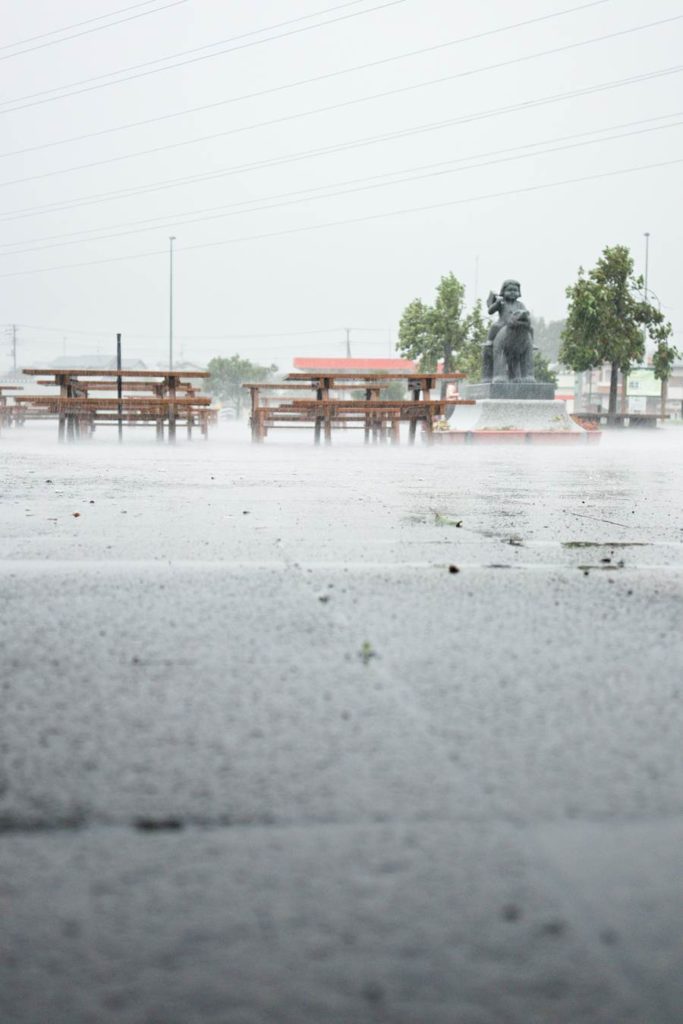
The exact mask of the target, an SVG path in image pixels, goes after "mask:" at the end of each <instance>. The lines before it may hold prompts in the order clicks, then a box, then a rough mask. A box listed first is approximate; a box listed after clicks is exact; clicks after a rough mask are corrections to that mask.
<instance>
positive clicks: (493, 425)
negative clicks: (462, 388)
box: [472, 385, 586, 434]
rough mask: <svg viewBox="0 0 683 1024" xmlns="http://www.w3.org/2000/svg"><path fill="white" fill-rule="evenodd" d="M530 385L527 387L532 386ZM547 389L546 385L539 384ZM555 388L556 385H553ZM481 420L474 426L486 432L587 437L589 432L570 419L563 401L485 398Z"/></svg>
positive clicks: (479, 409)
mask: <svg viewBox="0 0 683 1024" xmlns="http://www.w3.org/2000/svg"><path fill="white" fill-rule="evenodd" d="M529 386H530V385H527V387H529ZM537 386H543V385H537ZM551 386H552V385H551ZM477 412H479V414H480V415H479V419H478V420H477V422H476V423H475V424H474V426H473V428H472V429H473V430H474V431H476V432H479V431H483V430H496V431H501V430H521V431H524V432H525V433H528V432H530V431H531V432H534V431H542V432H543V433H548V432H550V433H560V434H585V433H586V431H585V430H584V429H583V427H580V426H579V425H578V423H575V422H574V420H573V419H570V417H569V414H568V413H567V406H566V405H565V404H564V402H563V401H561V400H560V399H553V400H552V401H535V402H532V401H529V400H528V399H518V398H517V399H515V400H514V401H512V400H507V401H506V400H504V399H503V400H501V399H484V400H483V401H481V402H477Z"/></svg>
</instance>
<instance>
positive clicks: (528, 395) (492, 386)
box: [461, 380, 555, 402]
mask: <svg viewBox="0 0 683 1024" xmlns="http://www.w3.org/2000/svg"><path fill="white" fill-rule="evenodd" d="M461 394H462V397H463V398H476V399H477V401H479V399H482V398H496V399H504V398H510V399H517V400H518V401H523V402H529V401H551V400H552V399H554V398H555V385H554V384H541V383H539V382H538V381H533V382H531V383H529V384H522V383H520V382H519V381H512V380H509V381H508V380H505V381H500V382H499V381H485V382H484V383H482V384H465V385H463V387H462V388H461Z"/></svg>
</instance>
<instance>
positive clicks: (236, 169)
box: [0, 65, 683, 222]
mask: <svg viewBox="0 0 683 1024" xmlns="http://www.w3.org/2000/svg"><path fill="white" fill-rule="evenodd" d="M682 70H683V65H677V66H675V67H672V68H664V69H661V70H659V71H651V72H645V73H643V74H641V75H633V76H631V77H629V78H625V79H617V80H616V81H611V82H606V83H601V84H599V85H597V86H590V87H587V88H583V89H574V90H571V91H570V92H566V93H555V94H552V95H550V96H545V97H541V98H540V99H534V100H527V101H523V102H521V103H517V104H510V105H506V106H503V107H496V108H493V109H490V110H486V111H480V112H478V113H475V114H470V115H462V116H460V117H456V118H449V119H447V120H445V121H436V122H430V123H426V124H423V125H418V126H417V127H415V128H411V129H401V130H398V131H395V132H389V133H385V134H383V135H375V136H369V137H366V138H362V139H354V140H351V141H349V142H345V143H338V144H336V145H333V146H325V147H322V148H318V149H313V150H304V151H300V152H298V153H292V154H288V155H285V156H282V157H276V158H274V159H270V160H261V161H254V162H252V163H248V164H237V165H233V166H232V167H226V168H222V169H219V170H218V171H211V172H209V173H206V174H200V175H189V176H184V177H180V178H171V179H169V180H166V181H162V182H152V183H151V184H149V185H143V186H138V187H131V188H125V189H116V190H114V191H112V192H101V193H95V194H94V195H90V196H81V197H77V198H75V199H72V200H68V201H67V202H66V203H48V204H46V205H44V206H39V207H26V208H23V209H19V210H15V211H13V212H12V213H5V214H2V213H0V222H3V221H5V222H6V221H10V220H19V219H23V218H24V217H27V216H34V215H36V214H42V213H54V212H57V211H61V210H72V209H76V208H78V207H79V206H89V205H93V204H97V203H100V202H109V201H112V200H117V199H128V198H131V197H133V196H138V195H148V194H150V193H152V192H159V191H163V190H165V189H169V188H177V187H181V186H183V185H190V184H197V183H199V182H205V181H213V180H216V179H217V178H221V177H226V176H229V175H232V174H238V173H239V174H243V173H245V171H251V170H261V169H264V168H269V167H276V166H283V165H284V164H288V163H293V162H297V161H300V160H307V159H310V158H312V157H317V156H326V155H329V154H333V153H339V152H343V151H346V150H349V149H354V148H358V147H362V146H366V145H374V144H377V143H381V142H387V141H393V140H395V139H401V138H407V137H409V136H411V135H415V134H422V133H424V132H427V131H436V130H440V129H443V128H448V127H453V126H454V125H460V124H468V123H471V122H474V121H478V120H484V119H486V118H489V117H495V116H498V115H499V114H507V113H513V112H516V111H520V110H527V109H533V108H535V107H540V106H544V105H547V104H550V103H555V102H558V101H562V100H566V99H576V98H577V97H579V96H588V95H593V94H594V93H597V92H604V91H608V90H611V89H615V88H621V87H622V86H624V85H631V84H635V83H638V82H642V81H649V80H651V79H653V78H659V77H662V76H666V75H671V74H678V73H680V72H681V71H682Z"/></svg>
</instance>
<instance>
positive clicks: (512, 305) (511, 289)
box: [482, 280, 536, 383]
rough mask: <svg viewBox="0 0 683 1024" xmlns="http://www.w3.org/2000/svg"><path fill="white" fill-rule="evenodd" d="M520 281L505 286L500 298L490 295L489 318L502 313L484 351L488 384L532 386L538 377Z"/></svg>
mask: <svg viewBox="0 0 683 1024" xmlns="http://www.w3.org/2000/svg"><path fill="white" fill-rule="evenodd" d="M521 294H522V291H521V288H520V285H519V281H513V280H508V281H504V282H503V286H502V288H501V289H500V294H499V295H496V294H495V293H494V292H490V293H489V297H488V299H487V307H488V311H489V315H490V316H493V314H494V313H498V320H497V321H496V323H494V324H492V325H491V328H490V330H489V334H488V341H487V342H486V344H485V345H484V351H483V360H484V366H483V374H482V379H483V380H484V381H490V380H493V382H494V383H502V382H509V381H517V382H524V383H530V382H533V381H535V379H536V378H535V377H534V332H533V328H532V326H531V318H530V316H529V311H528V310H527V308H526V306H525V305H524V303H523V302H521V301H520V295H521Z"/></svg>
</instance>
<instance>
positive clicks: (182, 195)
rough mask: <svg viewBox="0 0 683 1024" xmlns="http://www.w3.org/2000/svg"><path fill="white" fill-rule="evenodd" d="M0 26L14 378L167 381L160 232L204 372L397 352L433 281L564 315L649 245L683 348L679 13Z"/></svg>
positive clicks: (211, 5)
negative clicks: (145, 365) (612, 254)
mask: <svg viewBox="0 0 683 1024" xmlns="http://www.w3.org/2000/svg"><path fill="white" fill-rule="evenodd" d="M0 11H1V14H2V24H3V33H2V37H3V43H2V48H1V49H0V74H2V100H1V101H0V125H1V126H2V130H1V132H0V157H1V159H0V220H1V221H2V227H3V231H2V235H1V236H0V237H1V242H0V257H1V258H0V324H2V325H6V324H12V323H16V324H18V325H19V333H18V343H19V347H18V353H19V361H20V363H21V364H23V365H27V366H30V365H32V364H33V365H35V364H36V363H39V362H40V361H41V360H42V361H44V360H45V359H48V358H51V357H55V356H59V355H61V354H62V352H66V353H67V354H76V353H87V352H95V351H98V350H99V351H100V352H106V351H109V350H110V349H111V350H113V347H114V335H115V333H116V331H122V332H123V335H124V350H125V354H126V355H127V356H131V357H132V356H139V357H141V358H144V359H145V360H147V361H149V362H150V363H156V362H158V361H162V360H164V359H166V358H167V352H168V320H169V235H175V236H176V238H177V240H176V242H175V302H174V309H175V338H176V357H177V358H180V355H181V353H182V356H183V357H184V358H185V359H189V360H193V361H196V362H201V363H204V362H206V360H208V359H210V358H211V357H212V356H214V355H231V354H233V353H234V352H239V353H240V354H241V355H243V356H247V357H249V358H252V359H253V360H255V361H257V362H275V363H277V364H278V365H279V366H281V367H283V368H288V367H289V366H290V362H291V357H292V356H293V355H332V354H336V355H343V354H344V352H345V333H344V330H343V328H345V327H350V328H352V332H351V343H352V350H353V354H354V355H358V356H361V355H366V356H383V355H389V354H390V352H391V348H392V345H393V344H394V343H395V341H396V336H397V329H398V321H399V319H400V316H401V312H402V310H403V308H404V307H405V306H406V304H407V303H408V302H410V301H411V299H413V298H414V297H416V296H420V297H421V298H423V299H425V300H426V301H431V298H432V296H433V293H434V288H435V286H436V285H437V283H438V280H439V278H440V277H441V275H443V274H446V273H448V272H449V271H453V273H455V274H456V276H457V277H459V278H460V279H461V280H462V281H463V282H464V284H465V285H466V288H467V297H468V301H474V299H475V298H476V297H477V296H478V297H480V298H485V297H486V294H487V292H488V291H489V289H491V288H493V289H494V290H497V289H498V288H499V287H500V284H501V282H502V280H503V279H504V278H506V277H516V278H518V279H519V280H520V281H521V283H522V292H523V299H524V301H525V302H526V303H527V305H528V306H529V307H530V308H531V309H532V310H533V311H534V312H535V313H537V314H538V315H541V316H544V317H545V318H546V319H557V318H560V317H562V316H563V315H564V313H565V288H566V286H567V285H568V284H570V283H571V282H572V281H573V280H574V279H575V277H576V273H577V269H578V267H579V265H581V264H583V265H584V266H591V265H593V263H594V262H595V261H596V259H597V258H598V257H599V255H600V252H601V250H602V248H603V247H604V246H605V245H614V244H617V243H621V244H625V245H628V246H629V247H630V248H631V251H632V253H633V255H634V258H635V261H636V269H637V270H638V271H639V272H642V271H643V270H644V262H645V238H644V233H645V232H650V261H649V284H650V287H651V288H652V289H653V290H654V292H656V294H657V296H658V297H659V300H660V301H661V303H662V307H663V308H664V310H665V311H666V313H667V315H668V316H669V317H670V319H671V320H672V322H673V324H674V327H675V328H676V338H677V341H678V342H682V341H683V337H682V335H681V330H680V328H681V326H682V321H683V298H682V297H681V280H682V278H683V267H682V261H681V251H682V244H683V238H682V237H681V234H682V232H681V212H680V193H681V185H680V182H681V178H682V175H683V88H682V85H683V56H681V55H682V54H683V8H682V7H681V4H680V0H650V2H649V3H647V4H644V3H640V2H636V0H602V2H597V3H596V2H593V3H591V2H584V3H579V0H574V2H572V0H564V2H563V0H518V2H517V3H515V4H510V3H509V2H503V0H477V2H476V3H474V2H464V0H463V2H461V0H393V2H392V0H355V2H350V0H250V2H246V0H175V2H174V0H151V2H147V3H141V2H140V0H137V2H134V0H60V2H59V3H55V2H54V0H0ZM57 30H59V31H57ZM67 37H73V38H67ZM10 44H12V45H10ZM22 51H24V52H22ZM171 65H176V66H174V67H171ZM121 79H127V80H124V81H121ZM636 79H638V80H636ZM112 83H114V84H112ZM640 168H645V169H640ZM121 193H124V194H123V195H121ZM8 349H9V346H8V343H7V341H6V340H3V343H2V350H1V352H2V354H1V357H0V367H2V366H6V365H8V364H9V354H8Z"/></svg>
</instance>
